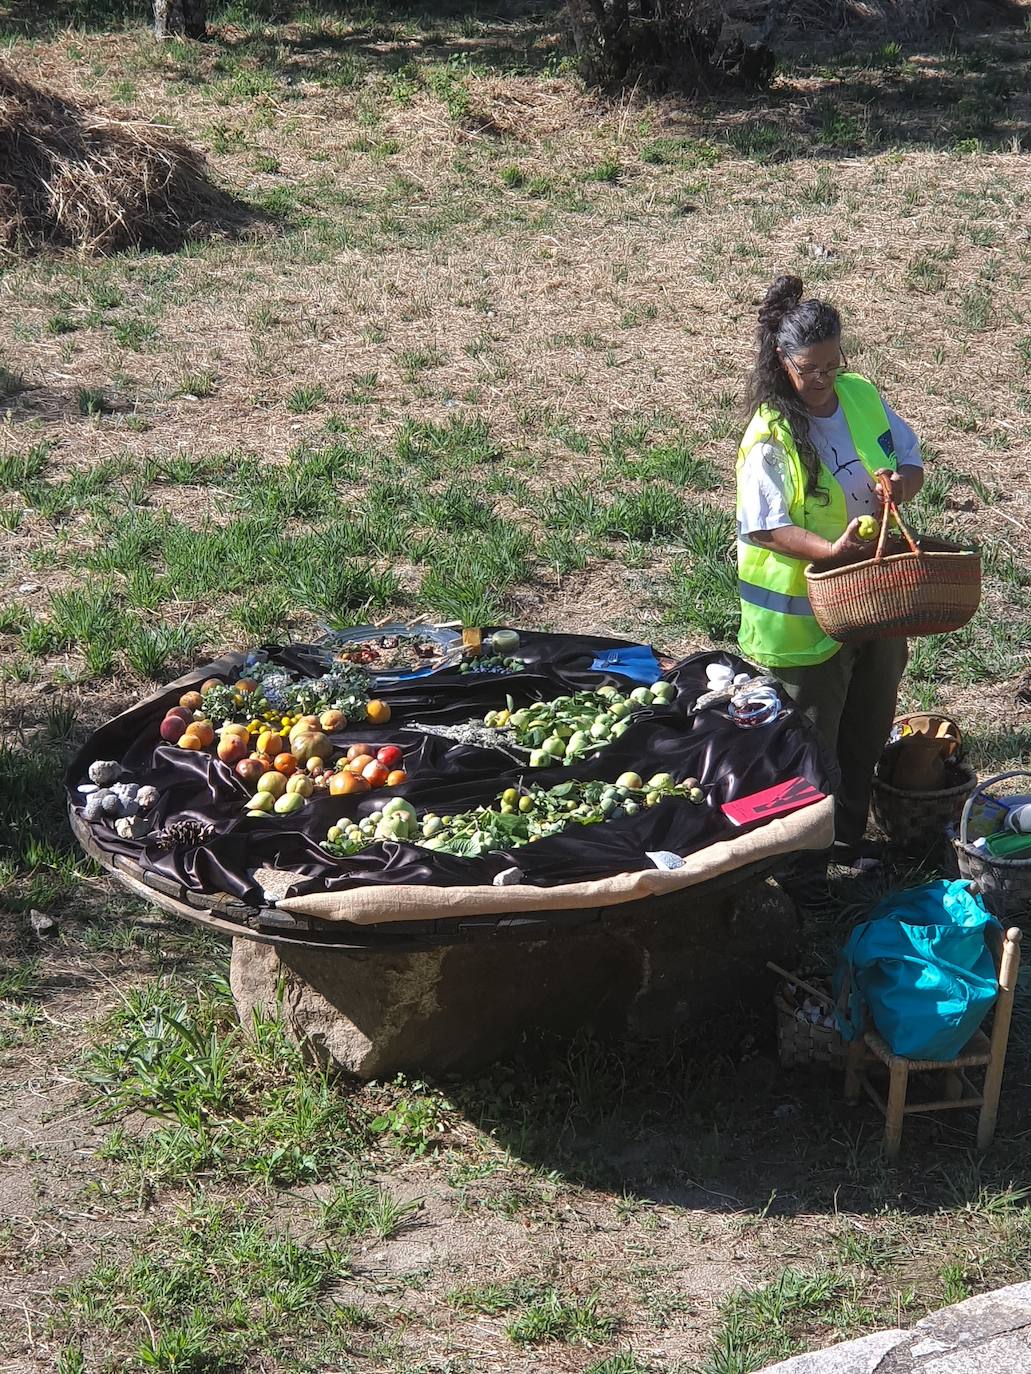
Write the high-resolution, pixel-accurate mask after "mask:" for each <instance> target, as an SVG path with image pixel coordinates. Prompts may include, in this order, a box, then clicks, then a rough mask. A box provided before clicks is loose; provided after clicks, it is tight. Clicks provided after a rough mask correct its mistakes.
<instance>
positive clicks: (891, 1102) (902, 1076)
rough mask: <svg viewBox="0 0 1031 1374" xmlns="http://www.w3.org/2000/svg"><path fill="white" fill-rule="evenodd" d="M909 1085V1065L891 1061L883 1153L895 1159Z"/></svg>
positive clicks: (899, 1141)
mask: <svg viewBox="0 0 1031 1374" xmlns="http://www.w3.org/2000/svg"><path fill="white" fill-rule="evenodd" d="M908 1085H909V1064H908V1063H907V1062H906V1060H905V1059H892V1061H891V1081H890V1083H889V1084H888V1107H887V1111H886V1112H885V1114H884V1153H885V1155H886V1156H887V1157H888V1159H897V1158H898V1153H899V1146H900V1145H901V1144H902V1119H903V1116H904V1114H905V1110H906V1088H907V1087H908Z"/></svg>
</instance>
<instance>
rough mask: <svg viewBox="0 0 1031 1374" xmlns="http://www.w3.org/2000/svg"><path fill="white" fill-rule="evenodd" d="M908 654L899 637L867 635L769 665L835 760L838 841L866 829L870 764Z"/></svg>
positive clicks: (850, 840)
mask: <svg viewBox="0 0 1031 1374" xmlns="http://www.w3.org/2000/svg"><path fill="white" fill-rule="evenodd" d="M908 657H909V645H908V644H907V643H906V641H905V640H904V639H871V640H868V641H867V642H866V643H865V644H843V645H842V646H841V648H840V649H839V651H838V652H837V653H836V654H835V655H834V657H833V658H829V659H827V661H826V662H825V663H816V664H813V665H812V666H810V667H806V668H774V669H772V670H771V671H772V672H774V673H775V674H776V675H777V677H778V678H780V680H781V682H783V684H784V686H785V687H786V688H787V690H788V691H789V692H790V693H791V696H792V697H793V698H794V701H795V704H796V706H797V707H798V709H799V710H800V711H804V712H805V714H806V715H807V716H808V717H809V719H810V720H811V721H812V722H813V724H814V725H815V726H816V729H817V730H818V731H819V734H820V736H821V738H822V739H823V742H824V743H825V744H826V746H827V748H828V749H829V750H830V751H831V753H832V754H833V755H834V757H835V758H836V759H837V761H838V767H839V768H840V770H841V780H840V783H839V784H838V788H837V790H836V792H835V794H834V838H835V840H837V841H839V842H840V843H842V844H855V843H856V842H857V841H858V840H861V839H862V838H863V835H864V834H865V833H866V822H867V816H868V813H869V810H870V788H871V785H872V783H873V770H874V768H875V766H876V764H877V760H878V759H879V758H880V756H881V750H882V749H883V748H884V744H885V741H886V740H887V738H888V735H889V734H890V732H891V723H892V721H893V720H894V718H895V711H896V708H897V704H898V692H899V683H900V681H901V680H902V674H903V673H904V672H905V668H906V659H907V658H908Z"/></svg>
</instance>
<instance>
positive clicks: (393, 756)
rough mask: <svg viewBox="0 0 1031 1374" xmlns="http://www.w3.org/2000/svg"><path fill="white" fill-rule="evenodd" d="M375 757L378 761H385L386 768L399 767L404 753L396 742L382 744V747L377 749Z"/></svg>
mask: <svg viewBox="0 0 1031 1374" xmlns="http://www.w3.org/2000/svg"><path fill="white" fill-rule="evenodd" d="M376 758H377V759H378V760H379V762H380V763H385V764H386V766H387V767H388V768H400V767H401V764H402V762H403V760H404V754H402V752H401V750H400V749H399V748H398V747H397V745H396V744H384V746H383V748H382V749H377V751H376Z"/></svg>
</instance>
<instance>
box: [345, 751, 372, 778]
mask: <svg viewBox="0 0 1031 1374" xmlns="http://www.w3.org/2000/svg"><path fill="white" fill-rule="evenodd" d="M375 762H376V760H375V758H374V757H373V755H372V754H359V755H358V756H357V758H353V759H351V760H350V762H349V763H348V764H347V765H346V766H347V768H348V770H349V771H350V772H352V773H363V772H364V771H365V769H366V768H368V766H369V764H370V763H375Z"/></svg>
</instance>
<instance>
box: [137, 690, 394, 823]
mask: <svg viewBox="0 0 1031 1374" xmlns="http://www.w3.org/2000/svg"><path fill="white" fill-rule="evenodd" d="M226 690H227V689H226V686H225V684H224V683H222V682H219V681H218V680H217V679H215V678H212V679H210V680H209V681H208V682H205V683H204V684H203V685H202V686H201V688H200V690H199V691H191V692H184V693H183V695H182V696H181V697H180V698H179V705H178V706H173V707H171V708H170V709H169V710H168V711H167V713H166V714H165V718H164V720H162V722H161V725H160V726H159V733H160V735H161V738H162V739H163V740H164V741H165V742H166V743H168V744H175V745H177V746H178V747H179V748H180V749H190V750H198V751H200V750H205V749H208V748H210V747H211V746H214V748H215V753H216V755H217V756H218V758H219V759H220V760H221V762H222V763H224V764H226V765H227V766H228V767H230V768H232V769H233V771H234V773H235V774H236V776H237V777H238V778H239V779H240V781H241V782H243V783H245V784H246V785H247V786H248V787H252V788H253V789H254V791H253V794H252V795H251V796H250V797H249V798H248V800H247V802H246V804H245V810H247V811H248V812H250V813H261V812H270V811H274V812H275V813H276V814H277V815H281V816H289V815H292V814H293V813H294V812H296V811H300V810H301V809H302V807H303V806H304V804H305V802H306V801H307V800H308V798H309V797H311V796H313V795H314V794H315V792H316V791H317V790H318V789H319V788H323V789H325V790H326V791H328V792H329V793H330V795H331V796H343V795H346V794H347V793H349V792H358V791H368V790H369V789H370V788H372V787H397V786H399V785H400V784H401V783H402V782H406V781H407V778H408V775H407V773H405V771H404V769H403V768H401V767H399V765H400V764H401V762H402V759H403V756H402V753H401V750H400V749H399V748H398V747H397V745H393V744H389V745H383V746H381V747H378V746H376V745H365V744H355V745H352V746H351V748H350V749H349V750H348V751H347V756H346V758H345V759H342V760H340V762H339V763H338V764H337V766H336V770H334V769H333V768H331V767H330V764H329V759H330V756H331V755H332V753H333V745H332V743H331V742H330V739H329V735H330V734H331V733H333V732H334V731H339V730H344V729H346V728H347V725H348V723H349V722H348V717H347V716H346V715H345V714H344V712H343V711H342V710H340V709H339V708H338V707H328V708H327V709H325V710H323V711H322V712H321V713H320V714H318V715H312V714H304V715H302V714H299V713H296V712H295V713H294V714H292V715H276V714H275V713H271V714H270V713H269V712H268V711H266V712H265V713H264V714H263V717H259V716H258V715H253V716H252V717H251V718H250V719H249V720H248V721H246V722H243V721H235V720H223V722H222V724H221V725H219V726H218V727H217V728H216V726H215V725H214V723H213V718H212V715H211V714H209V712H210V710H211V706H212V703H213V699H214V703H215V704H216V705H217V706H218V707H219V708H220V709H221V707H222V704H223V699H224V693H225V692H226ZM228 690H230V691H231V692H232V694H233V698H234V701H237V700H238V702H239V704H241V705H243V704H253V705H257V704H258V699H257V693H258V692H259V691H260V687H259V684H258V683H257V682H256V681H253V680H248V679H242V680H241V681H239V682H237V683H234V684H233V686H232V687H231V688H230V689H228ZM364 716H365V718H366V720H369V721H371V722H372V723H373V724H377V725H381V724H386V722H387V721H389V719H390V707H389V706H388V705H387V703H386V702H385V701H378V700H373V701H368V702H365V703H364ZM359 760H360V764H361V766H360V767H358V768H356V767H355V764H356V763H358V761H359Z"/></svg>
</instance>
